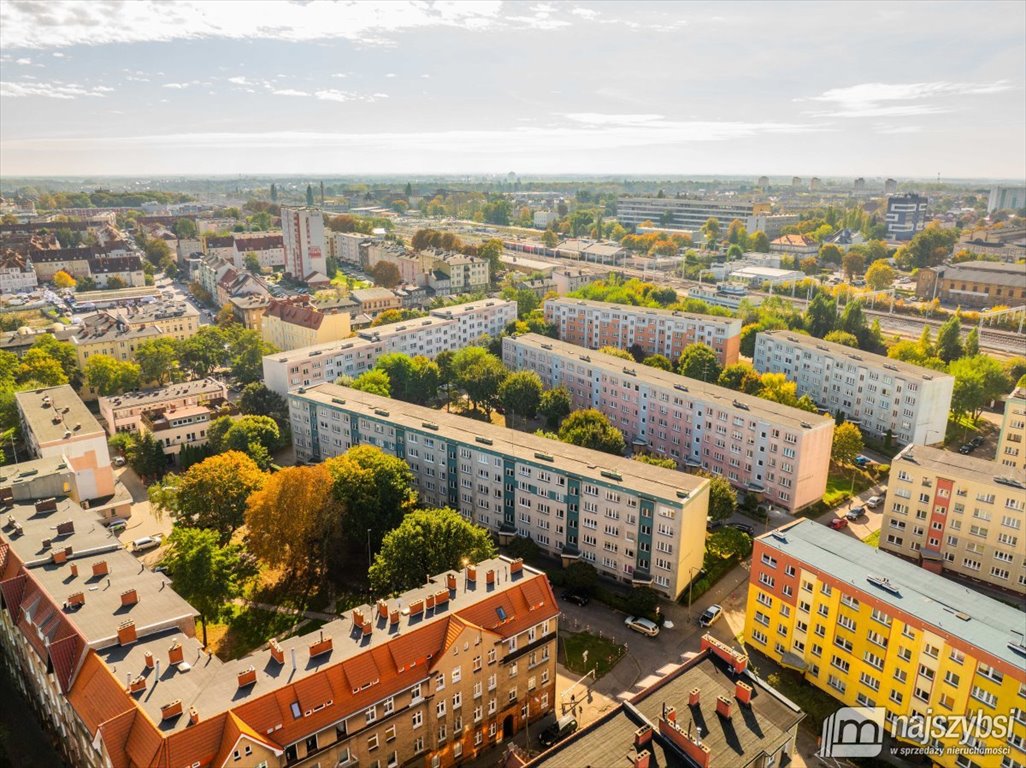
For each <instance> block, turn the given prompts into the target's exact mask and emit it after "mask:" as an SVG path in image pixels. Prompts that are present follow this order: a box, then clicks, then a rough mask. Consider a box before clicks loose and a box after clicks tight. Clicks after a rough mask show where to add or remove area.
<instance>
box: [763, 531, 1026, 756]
mask: <svg viewBox="0 0 1026 768" xmlns="http://www.w3.org/2000/svg"><path fill="white" fill-rule="evenodd" d="M1022 623H1023V614H1022V611H1021V609H1019V608H1014V607H1011V606H1008V605H1005V604H1004V603H1001V602H998V601H996V600H992V599H990V598H988V597H986V596H984V595H982V594H979V593H977V592H974V591H972V590H969V589H966V588H965V587H963V586H960V585H958V584H956V583H954V582H952V581H949V580H948V579H945V578H943V577H941V576H938V575H936V574H933V573H930V572H929V571H926V570H923V569H921V568H917V567H916V566H914V565H912V564H910V563H906V562H905V561H904V560H902V559H901V558H897V557H894V556H892V555H889V554H887V553H886V552H881V551H879V550H877V549H875V548H873V547H871V546H869V545H867V544H863V543H862V542H860V541H858V539H855V538H853V537H851V536H849V535H847V534H845V533H840V532H837V531H832V530H830V528H828V527H827V526H825V525H820V524H818V523H815V522H813V521H811V520H801V521H799V522H796V523H794V524H792V525H790V526H787V527H785V528H780V529H778V530H777V531H773V532H771V533H768V534H766V535H763V536H760V537H758V538H757V539H756V540H755V547H754V550H753V553H752V569H751V576H750V582H749V589H748V606H747V612H746V617H745V640H746V644H747V645H748V646H749V647H750V648H753V649H755V650H758V651H759V652H761V653H763V654H765V655H766V656H768V657H769V658H770V659H772V660H773V661H775V662H777V663H779V664H781V665H782V666H785V667H789V668H791V669H794V670H796V671H798V672H800V673H801V674H802V675H803V677H804V679H805V681H806V682H808V683H810V684H811V685H814V686H816V687H817V688H820V689H821V690H823V691H826V692H827V693H828V694H830V695H831V696H833V697H834V698H836V699H837V700H838V702H839V703H840V704H842V705H845V706H853V707H854V706H861V707H882V708H884V709H885V720H886V724H887V731H888V732H889V733H893V732H894V731H895V730H896V731H897V733H896V734H895V735H896V736H897V738H898V740H899V742H905V743H917V742H916V739H915V738H914V737H915V732H914V731H903V730H902V727H901V725H900V721H898V720H896V718H898V717H899V716H904V717H907V716H910V715H911V716H926V715H932V716H933V717H934V718H937V717H945V718H950V717H957V716H965V717H966V718H967V719H968V718H969V717H976V716H978V715H986V716H988V717H994V716H1002V717H1006V718H1008V720H1007V724H1008V725H1009V729H1008V731H1007V733H1006V734H1004V735H999V734H1000V731H998V730H997V729H988V730H987V731H983V730H982V729H981V730H978V731H976V732H975V733H970V734H969V739H968V740H967V741H966V742H961V741H960V739H961V737H962V735H961V733H959V734H958V735H957V736H954V735H953V736H950V737H949V736H941V737H939V738H938V739H937V740H936V741H927V742H925V744H924V745H925V746H927V747H936V748H937V749H936V751H934V752H932V753H931V759H932V761H933V764H934V765H937V766H943V768H991V767H992V766H993V767H994V768H996V767H997V766H1005V767H1006V768H1007V767H1008V766H1015V765H1018V764H1022V762H1023V760H1026V751H1024V750H1026V710H1024V709H1023V700H1024V697H1026V668H1024V662H1026V646H1024V645H1023V636H1022ZM967 747H968V749H970V750H988V752H985V753H983V752H978V753H977V754H971V753H970V754H963V753H965V752H966V748H967ZM1002 755H1004V756H1005V757H1002ZM1003 760H1005V761H1004V762H1002V761H1003Z"/></svg>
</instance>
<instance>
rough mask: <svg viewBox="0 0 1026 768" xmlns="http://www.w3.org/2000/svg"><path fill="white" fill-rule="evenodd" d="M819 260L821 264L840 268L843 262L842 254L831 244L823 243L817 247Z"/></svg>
mask: <svg viewBox="0 0 1026 768" xmlns="http://www.w3.org/2000/svg"><path fill="white" fill-rule="evenodd" d="M819 260H820V262H822V263H823V264H834V265H837V266H840V265H841V263H842V262H843V260H844V253H843V252H842V251H841V249H840V248H838V247H837V246H836V245H834V244H833V243H825V244H823V245H821V246H820V247H819Z"/></svg>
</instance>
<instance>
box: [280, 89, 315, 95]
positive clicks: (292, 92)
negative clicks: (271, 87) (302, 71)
mask: <svg viewBox="0 0 1026 768" xmlns="http://www.w3.org/2000/svg"><path fill="white" fill-rule="evenodd" d="M271 93H272V94H273V95H275V96H309V95H310V94H309V93H307V92H306V91H297V90H296V89H295V88H279V89H278V90H276V91H271Z"/></svg>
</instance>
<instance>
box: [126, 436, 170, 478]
mask: <svg viewBox="0 0 1026 768" xmlns="http://www.w3.org/2000/svg"><path fill="white" fill-rule="evenodd" d="M125 461H127V462H128V466H130V467H131V468H132V471H133V472H135V473H136V474H137V475H139V477H140V478H142V479H143V480H144V481H146V480H152V479H155V478H158V477H160V475H161V474H163V472H164V470H165V469H167V456H166V455H165V454H164V448H163V446H161V444H160V442H159V441H158V440H157V439H156V438H155V437H154V436H153V434H152V433H151V432H143V433H142V434H141V435H132V436H131V440H130V442H129V443H128V444H127V446H126V450H125Z"/></svg>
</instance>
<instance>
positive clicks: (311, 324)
mask: <svg viewBox="0 0 1026 768" xmlns="http://www.w3.org/2000/svg"><path fill="white" fill-rule="evenodd" d="M264 317H265V318H266V317H277V318H278V319H279V320H281V321H282V322H283V323H289V324H290V325H300V326H302V327H304V328H310V329H313V330H316V329H317V328H320V327H321V323H323V322H324V313H323V312H320V311H319V310H318V309H317V308H315V307H312V306H309V305H304V304H295V303H293V302H290V301H279V300H277V299H272V300H271V303H270V304H268V305H267V311H266V312H265V313H264Z"/></svg>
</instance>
